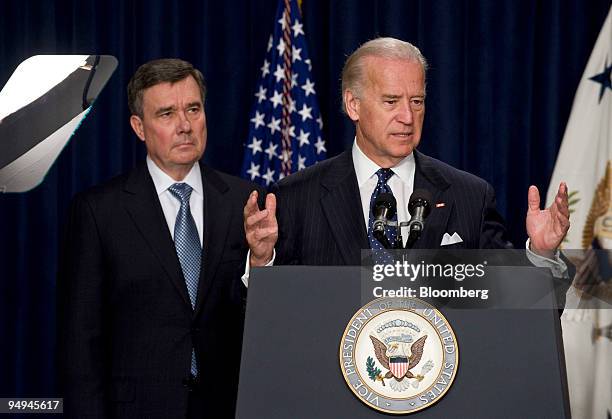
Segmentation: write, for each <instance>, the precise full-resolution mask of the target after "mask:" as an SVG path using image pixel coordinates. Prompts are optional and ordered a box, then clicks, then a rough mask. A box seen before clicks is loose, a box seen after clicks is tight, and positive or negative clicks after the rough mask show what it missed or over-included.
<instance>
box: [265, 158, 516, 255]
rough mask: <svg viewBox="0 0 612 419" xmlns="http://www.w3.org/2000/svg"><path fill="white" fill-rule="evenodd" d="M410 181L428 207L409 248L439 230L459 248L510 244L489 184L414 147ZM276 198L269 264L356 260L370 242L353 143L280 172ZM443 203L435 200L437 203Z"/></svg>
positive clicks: (434, 244) (436, 236)
mask: <svg viewBox="0 0 612 419" xmlns="http://www.w3.org/2000/svg"><path fill="white" fill-rule="evenodd" d="M414 155H415V162H416V172H415V177H414V189H415V190H416V189H419V188H422V189H427V190H428V191H430V192H431V194H432V196H433V203H432V204H434V205H432V206H434V208H432V211H431V214H430V215H429V217H428V218H427V220H426V225H425V229H424V231H423V235H422V236H421V238H420V239H419V240H418V241H417V242H416V244H415V246H414V248H421V249H435V248H438V247H440V243H441V241H442V237H443V235H444V233H446V232H448V233H449V234H451V235H452V234H453V233H454V232H457V233H458V234H459V235H460V236H461V238H462V239H463V243H461V244H458V245H454V246H453V247H455V248H457V247H459V248H466V249H481V248H508V247H511V246H512V244H511V243H509V242H508V241H507V240H506V239H505V229H504V225H503V220H502V217H501V216H500V215H499V213H498V212H497V211H496V210H495V196H494V191H493V188H492V187H491V185H489V184H488V183H487V182H485V181H484V180H482V179H480V178H478V177H476V176H474V175H471V174H469V173H467V172H463V171H461V170H458V169H455V168H453V167H451V166H449V165H448V164H445V163H443V162H441V161H439V160H436V159H433V158H431V157H428V156H426V155H424V154H422V153H419V152H418V151H416V150H415V151H414ZM274 192H275V193H276V195H277V198H278V222H279V240H278V243H277V246H276V251H277V259H276V260H275V264H299V265H359V264H360V262H361V253H360V249H368V248H369V243H368V238H367V228H366V225H365V223H364V219H363V211H362V206H361V199H360V195H359V187H358V185H357V177H356V175H355V168H354V165H353V158H352V155H351V151H350V150H349V151H345V152H344V153H342V154H340V155H338V156H336V157H334V158H331V159H328V160H325V161H323V162H320V163H317V164H316V165H314V166H311V167H309V168H307V169H305V170H302V171H301V172H298V173H297V174H295V175H292V176H289V177H287V178H285V179H283V180H282V181H281V182H279V184H278V185H277V187H276V188H275V189H274ZM442 202H443V203H445V206H443V207H440V208H435V204H436V203H442Z"/></svg>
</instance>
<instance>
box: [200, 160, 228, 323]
mask: <svg viewBox="0 0 612 419" xmlns="http://www.w3.org/2000/svg"><path fill="white" fill-rule="evenodd" d="M200 169H201V173H202V186H203V188H204V222H203V223H202V225H203V226H204V234H203V237H204V240H203V242H204V243H203V246H202V269H201V271H200V283H199V285H198V296H197V299H196V307H195V315H197V313H198V312H199V310H200V309H201V307H202V304H203V302H204V300H205V298H206V296H207V295H208V294H209V292H208V291H209V289H210V286H211V285H212V279H213V278H214V277H215V272H216V271H217V268H218V266H219V261H220V259H221V256H222V254H223V249H225V242H226V240H227V233H228V229H229V223H230V217H231V213H232V211H231V200H229V199H227V197H226V196H224V195H225V194H226V193H227V192H228V191H229V187H228V186H227V184H226V183H225V182H224V181H223V179H221V177H219V175H218V174H217V173H216V172H215V171H214V170H212V169H211V168H209V167H207V166H205V165H203V164H200Z"/></svg>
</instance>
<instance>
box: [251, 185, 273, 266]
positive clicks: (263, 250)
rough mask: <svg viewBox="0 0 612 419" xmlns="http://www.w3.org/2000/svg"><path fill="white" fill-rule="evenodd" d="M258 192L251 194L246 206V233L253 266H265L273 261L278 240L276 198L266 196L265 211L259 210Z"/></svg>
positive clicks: (269, 195) (270, 195)
mask: <svg viewBox="0 0 612 419" xmlns="http://www.w3.org/2000/svg"><path fill="white" fill-rule="evenodd" d="M257 196H258V193H257V191H253V192H251V195H249V199H248V200H247V202H246V205H245V206H244V212H243V215H244V232H245V234H246V239H247V243H248V244H249V249H250V250H251V255H250V258H249V263H250V265H251V266H264V265H265V264H266V263H268V262H270V260H272V255H273V251H274V245H275V244H276V240H277V239H278V222H277V221H276V196H274V194H271V193H270V194H268V195H267V196H266V206H265V209H263V210H261V211H260V210H259V206H258V205H257Z"/></svg>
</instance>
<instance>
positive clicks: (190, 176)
mask: <svg viewBox="0 0 612 419" xmlns="http://www.w3.org/2000/svg"><path fill="white" fill-rule="evenodd" d="M147 168H148V169H149V173H150V174H151V178H152V179H153V184H154V185H155V191H156V192H157V195H161V194H162V193H164V192H165V191H166V190H167V189H168V188H169V187H170V186H172V185H173V184H175V183H186V184H187V185H189V186H191V188H192V189H193V190H194V191H195V192H197V193H198V194H200V195H202V196H204V190H203V188H202V175H201V174H200V164H199V163H198V162H197V161H196V162H195V163H194V164H193V166H192V167H191V170H190V171H189V173H187V176H185V179H183V180H182V181H181V182H177V181H176V180H174V179H172V178H171V177H170V176H169V175H168V174H167V173H166V172H164V171H163V170H162V169H160V168H159V166H158V165H157V164H155V162H154V161H153V160H152V159H151V157H149V155H147Z"/></svg>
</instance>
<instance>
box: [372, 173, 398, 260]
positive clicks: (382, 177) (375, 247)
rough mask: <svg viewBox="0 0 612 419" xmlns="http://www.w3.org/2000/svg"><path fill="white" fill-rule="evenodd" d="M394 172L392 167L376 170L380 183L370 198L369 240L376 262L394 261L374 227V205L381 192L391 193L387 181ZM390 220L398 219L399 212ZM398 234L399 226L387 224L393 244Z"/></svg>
mask: <svg viewBox="0 0 612 419" xmlns="http://www.w3.org/2000/svg"><path fill="white" fill-rule="evenodd" d="M393 175H394V173H393V171H392V170H391V169H378V171H377V172H376V176H378V183H376V187H375V188H374V192H372V197H371V198H370V218H369V221H368V240H369V241H370V248H371V249H372V254H373V256H374V262H375V263H377V264H380V263H393V257H392V255H391V254H390V253H389V252H387V251H385V250H384V247H383V245H382V244H381V243H380V242H379V241H378V240H377V239H376V238H375V237H374V234H373V228H374V213H373V212H372V206H373V205H374V201H376V198H377V197H378V195H379V194H381V193H390V194H393V192H391V188H389V185H387V181H388V180H389V179H390V178H391V176H393ZM389 221H397V212H396V213H395V214H394V215H393V217H392V218H391V220H389ZM396 235H397V228H396V227H391V226H385V236H387V239H389V242H390V243H391V244H392V245H393V244H394V243H395V237H396Z"/></svg>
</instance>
